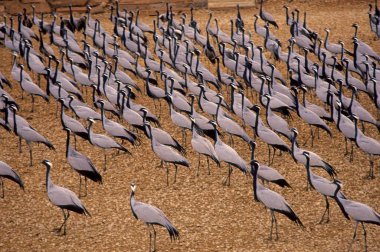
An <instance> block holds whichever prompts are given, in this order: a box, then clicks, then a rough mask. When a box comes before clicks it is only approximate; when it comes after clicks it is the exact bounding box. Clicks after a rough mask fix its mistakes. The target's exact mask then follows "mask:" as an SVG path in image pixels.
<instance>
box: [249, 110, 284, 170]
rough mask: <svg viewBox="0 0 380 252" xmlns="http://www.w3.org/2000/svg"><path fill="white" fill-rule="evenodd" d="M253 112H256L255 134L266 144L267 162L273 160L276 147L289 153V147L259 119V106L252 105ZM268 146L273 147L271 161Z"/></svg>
mask: <svg viewBox="0 0 380 252" xmlns="http://www.w3.org/2000/svg"><path fill="white" fill-rule="evenodd" d="M251 109H252V110H253V111H254V112H256V118H255V119H256V121H255V127H254V130H255V135H256V136H258V137H260V139H261V140H263V141H264V142H265V143H266V144H267V145H268V150H269V153H268V161H269V163H272V162H273V160H274V156H275V153H276V149H279V150H280V151H285V152H288V153H290V147H289V146H288V145H287V144H286V143H285V142H284V140H282V139H281V138H280V137H279V136H278V135H277V134H276V133H275V132H274V131H272V130H271V129H269V128H267V127H266V126H265V125H264V124H263V123H262V122H261V120H260V123H259V119H260V107H259V106H258V105H254V106H253V107H252V108H251ZM270 146H271V147H272V148H273V158H272V161H271V157H270V156H271V154H270V153H271V149H270Z"/></svg>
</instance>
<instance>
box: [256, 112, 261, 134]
mask: <svg viewBox="0 0 380 252" xmlns="http://www.w3.org/2000/svg"><path fill="white" fill-rule="evenodd" d="M255 112H256V121H255V134H256V136H258V132H259V130H258V126H259V117H260V112H259V111H255Z"/></svg>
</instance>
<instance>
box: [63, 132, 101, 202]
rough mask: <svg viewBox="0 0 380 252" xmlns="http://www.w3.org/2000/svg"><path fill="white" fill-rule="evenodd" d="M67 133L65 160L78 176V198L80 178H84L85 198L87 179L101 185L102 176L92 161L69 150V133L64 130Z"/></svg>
mask: <svg viewBox="0 0 380 252" xmlns="http://www.w3.org/2000/svg"><path fill="white" fill-rule="evenodd" d="M64 130H66V131H67V140H66V159H67V162H68V163H69V165H70V166H71V168H73V170H74V171H76V172H77V173H78V174H79V196H80V195H81V189H82V176H84V184H85V185H84V186H85V194H84V195H83V196H87V178H89V179H91V180H92V181H94V182H98V183H102V176H101V175H100V174H99V172H98V171H97V170H96V168H95V165H94V164H93V163H92V161H91V160H90V159H89V158H88V157H87V156H85V155H83V154H82V153H80V152H79V151H76V150H74V149H73V148H71V144H70V133H71V130H70V129H69V128H64Z"/></svg>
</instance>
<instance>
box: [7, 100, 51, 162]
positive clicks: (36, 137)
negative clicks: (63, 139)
mask: <svg viewBox="0 0 380 252" xmlns="http://www.w3.org/2000/svg"><path fill="white" fill-rule="evenodd" d="M10 109H11V110H12V112H13V125H12V126H11V127H13V131H14V133H15V134H16V135H17V136H19V137H20V139H24V140H25V141H26V143H27V144H28V146H29V156H30V163H29V165H30V166H33V156H32V143H33V142H36V143H43V144H44V145H46V146H47V147H48V148H49V149H53V150H55V148H54V146H53V144H52V143H50V142H49V140H47V139H46V138H45V137H44V136H42V135H41V134H40V133H38V132H37V131H36V130H35V129H33V128H32V127H31V126H30V125H29V123H28V122H26V120H25V119H24V120H17V118H16V108H15V107H12V106H11V107H10ZM19 121H21V123H20V124H18V122H19Z"/></svg>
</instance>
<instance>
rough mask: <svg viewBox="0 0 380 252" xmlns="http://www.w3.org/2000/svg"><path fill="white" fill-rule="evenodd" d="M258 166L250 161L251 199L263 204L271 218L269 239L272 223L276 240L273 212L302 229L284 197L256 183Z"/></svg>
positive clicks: (270, 237)
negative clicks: (283, 216) (282, 215)
mask: <svg viewBox="0 0 380 252" xmlns="http://www.w3.org/2000/svg"><path fill="white" fill-rule="evenodd" d="M259 166H260V165H259V163H258V162H257V161H255V160H253V161H251V174H252V177H253V197H254V199H255V201H258V202H261V203H263V204H264V206H265V207H266V208H268V209H269V210H270V213H271V216H272V225H271V229H270V236H269V239H270V240H272V233H273V223H274V224H275V228H276V240H278V231H277V219H276V216H275V212H278V213H281V214H284V215H285V216H286V217H288V218H289V219H290V220H291V221H293V222H295V223H296V224H297V225H299V226H301V227H304V226H303V224H302V222H301V220H300V219H299V218H298V216H297V215H296V213H295V212H294V211H293V209H292V208H291V207H290V205H289V203H288V202H286V200H285V199H284V197H282V196H281V195H280V194H278V193H276V192H274V191H272V190H269V189H268V188H266V187H264V186H263V185H261V184H260V182H258V181H257V171H258V170H259Z"/></svg>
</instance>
